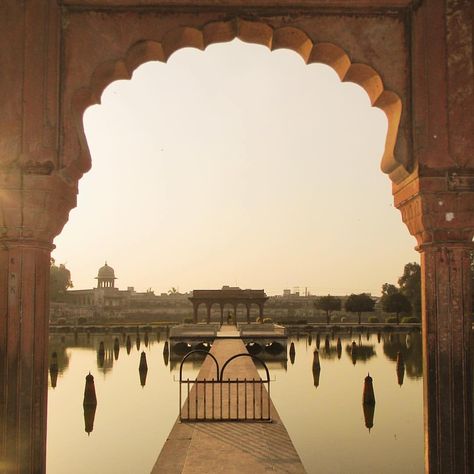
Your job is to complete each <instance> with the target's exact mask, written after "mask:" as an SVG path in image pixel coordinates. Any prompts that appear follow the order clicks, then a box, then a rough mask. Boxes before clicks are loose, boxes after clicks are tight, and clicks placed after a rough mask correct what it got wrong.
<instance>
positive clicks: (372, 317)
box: [369, 316, 379, 323]
mask: <svg viewBox="0 0 474 474" xmlns="http://www.w3.org/2000/svg"><path fill="white" fill-rule="evenodd" d="M378 322H379V318H377V316H369V323H378Z"/></svg>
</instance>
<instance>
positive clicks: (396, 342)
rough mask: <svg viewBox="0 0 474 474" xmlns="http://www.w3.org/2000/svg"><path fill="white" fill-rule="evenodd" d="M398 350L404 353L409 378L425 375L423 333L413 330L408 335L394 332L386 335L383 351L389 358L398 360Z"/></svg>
mask: <svg viewBox="0 0 474 474" xmlns="http://www.w3.org/2000/svg"><path fill="white" fill-rule="evenodd" d="M397 352H400V353H401V354H402V355H403V360H404V362H405V370H406V374H407V376H408V377H409V378H412V379H418V378H421V377H422V376H423V362H422V355H421V334H420V333H419V332H413V333H410V334H408V335H406V334H400V333H392V334H390V336H389V337H387V335H385V337H384V341H383V353H384V354H385V355H386V356H387V358H388V359H390V360H392V361H394V362H396V361H397Z"/></svg>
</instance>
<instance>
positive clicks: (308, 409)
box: [47, 331, 423, 474]
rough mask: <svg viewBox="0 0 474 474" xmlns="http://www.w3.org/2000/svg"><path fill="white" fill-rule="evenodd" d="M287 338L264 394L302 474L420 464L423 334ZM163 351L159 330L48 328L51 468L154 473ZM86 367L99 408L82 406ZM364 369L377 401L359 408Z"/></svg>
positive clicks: (418, 469) (174, 372)
mask: <svg viewBox="0 0 474 474" xmlns="http://www.w3.org/2000/svg"><path fill="white" fill-rule="evenodd" d="M101 342H103V350H101ZM290 342H293V343H294V348H295V351H294V356H293V354H292V356H291V358H290V356H289V357H288V361H287V362H269V363H268V365H269V368H270V372H271V376H272V378H274V379H275V380H274V382H272V387H271V396H272V399H273V402H274V404H275V406H276V408H277V410H278V412H279V414H280V416H281V418H282V420H283V422H284V423H285V426H286V428H287V430H288V432H289V434H290V437H291V439H292V441H293V443H294V445H295V448H296V450H297V451H298V453H299V455H300V457H301V460H302V462H303V464H304V466H305V468H306V470H307V471H308V472H309V473H316V472H318V473H349V472H350V473H353V474H357V473H374V472H377V473H399V472H405V473H422V472H423V419H422V408H423V407H422V403H423V399H422V361H421V337H420V334H418V333H416V332H415V333H381V334H380V333H379V334H377V333H374V334H367V333H365V332H364V333H359V332H354V333H353V334H352V335H349V334H348V333H346V334H338V333H336V334H327V333H325V332H321V333H319V334H318V333H316V332H315V331H314V332H312V333H310V334H307V333H306V334H300V335H299V336H296V335H295V336H292V337H291V340H290V341H289V342H288V347H290ZM317 347H319V349H318V355H319V360H320V370H317V367H316V366H315V365H314V364H313V362H314V350H315V349H316V348H317ZM164 348H165V335H164V333H162V334H161V336H160V334H159V333H157V332H149V333H147V334H145V333H140V334H137V333H135V332H133V333H127V334H123V333H108V334H90V335H86V334H72V333H68V334H60V335H58V334H54V335H51V340H50V354H51V355H52V354H53V353H55V357H52V358H51V362H52V370H51V371H50V385H49V394H48V443H47V472H48V473H49V474H56V473H58V474H59V473H60V474H63V473H65V472H67V473H86V472H87V473H90V472H103V473H109V472H110V473H127V474H130V473H134V474H135V473H136V474H139V473H148V472H150V471H151V469H152V467H153V465H154V463H155V461H156V459H157V457H158V455H159V453H160V450H161V447H162V446H163V443H164V442H165V440H166V437H167V435H168V433H169V432H170V430H171V428H172V426H173V423H174V422H175V420H176V417H177V414H178V383H177V382H176V381H175V379H177V376H178V368H179V367H178V365H177V364H176V363H172V362H170V360H169V358H168V357H166V355H167V353H166V351H164ZM142 353H144V354H145V357H146V363H147V368H148V370H147V371H144V370H142V371H139V366H140V359H141V358H142V366H143V357H144V356H143V355H142ZM397 358H398V363H397ZM55 363H56V364H57V371H56V370H55ZM199 367H200V363H199V362H190V363H189V364H188V365H186V368H185V377H188V376H189V377H192V376H194V375H195V374H197V373H198V371H199ZM89 372H90V373H91V374H92V375H93V376H94V383H95V391H96V395H97V408H96V410H95V412H94V411H93V410H86V411H84V409H83V397H84V386H85V378H86V376H87V375H88V374H89ZM368 373H370V376H371V377H372V378H373V386H374V391H375V399H376V404H375V408H374V407H370V406H366V407H365V409H364V407H363V404H362V391H363V385H364V378H365V377H366V376H367V374H368Z"/></svg>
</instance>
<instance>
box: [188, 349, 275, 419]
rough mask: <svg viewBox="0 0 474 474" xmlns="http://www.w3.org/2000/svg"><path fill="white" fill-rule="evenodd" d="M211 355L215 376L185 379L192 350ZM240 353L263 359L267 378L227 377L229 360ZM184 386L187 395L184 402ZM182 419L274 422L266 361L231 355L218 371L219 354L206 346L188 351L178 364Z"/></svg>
mask: <svg viewBox="0 0 474 474" xmlns="http://www.w3.org/2000/svg"><path fill="white" fill-rule="evenodd" d="M196 353H204V354H206V355H208V356H210V357H211V358H212V359H213V360H214V363H215V366H216V377H215V378H212V379H205V378H204V379H189V378H187V379H183V364H184V362H185V361H186V359H187V358H188V357H190V356H191V355H192V354H196ZM239 357H250V358H252V359H253V360H255V361H257V362H260V364H261V365H262V366H263V368H264V369H265V374H266V379H262V378H258V379H254V378H252V379H247V378H244V379H239V378H235V379H231V378H227V379H225V378H224V371H225V369H226V367H227V366H228V364H229V363H230V362H232V361H233V360H235V359H237V358H239ZM183 390H184V393H185V394H186V399H185V402H184V404H183ZM179 419H180V421H182V422H193V423H194V422H200V421H206V422H210V421H244V422H252V421H253V422H271V421H272V418H271V405H270V372H269V371H268V367H267V366H266V364H265V362H263V360H261V359H260V358H258V357H256V356H253V355H251V354H248V353H243V354H237V355H234V356H232V357H230V358H229V359H228V360H227V361H226V362H225V363H224V365H223V366H222V369H221V370H220V371H219V363H218V362H217V360H216V358H215V357H214V356H213V355H212V354H210V353H208V352H207V351H204V350H194V351H191V352H189V353H188V354H187V355H186V356H185V357H184V358H183V360H182V361H181V365H180V368H179Z"/></svg>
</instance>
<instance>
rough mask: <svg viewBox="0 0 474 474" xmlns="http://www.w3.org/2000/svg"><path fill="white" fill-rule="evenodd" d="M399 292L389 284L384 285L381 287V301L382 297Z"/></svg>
mask: <svg viewBox="0 0 474 474" xmlns="http://www.w3.org/2000/svg"><path fill="white" fill-rule="evenodd" d="M399 292H400V290H399V289H398V288H397V287H396V286H395V285H392V284H391V283H384V284H383V285H382V299H383V297H384V296H389V295H393V294H395V293H399Z"/></svg>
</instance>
